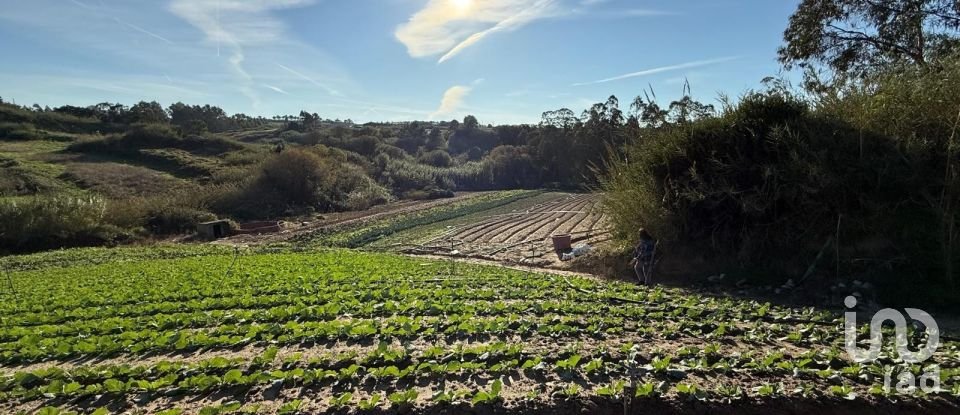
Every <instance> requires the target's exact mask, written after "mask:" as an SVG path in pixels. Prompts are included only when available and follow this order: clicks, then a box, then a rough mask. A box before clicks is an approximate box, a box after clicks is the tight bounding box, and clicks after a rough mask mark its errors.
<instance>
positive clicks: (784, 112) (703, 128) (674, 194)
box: [603, 92, 931, 280]
mask: <svg viewBox="0 0 960 415" xmlns="http://www.w3.org/2000/svg"><path fill="white" fill-rule="evenodd" d="M611 159H612V160H611V161H610V162H609V171H608V172H607V174H606V175H605V177H604V180H603V187H604V190H606V192H607V194H606V205H607V208H608V211H609V212H610V214H611V220H612V222H613V225H614V229H615V230H616V231H617V232H618V233H619V236H620V237H621V238H622V239H623V240H625V241H626V240H630V239H631V238H633V237H634V236H635V235H634V233H635V232H636V229H638V228H640V227H645V228H647V229H650V230H652V231H653V233H654V234H655V235H658V236H660V237H662V238H663V239H664V240H666V241H668V242H674V243H678V244H682V245H694V246H698V247H701V248H704V249H705V250H706V251H707V252H710V253H711V254H713V256H715V257H716V258H719V259H721V260H722V261H725V263H726V264H727V266H736V265H738V264H751V266H753V267H756V268H764V269H777V270H781V271H786V272H787V273H791V272H798V271H799V272H803V270H805V268H806V265H809V263H810V261H811V260H812V259H813V258H814V257H815V256H816V254H817V253H818V251H819V250H820V249H821V247H822V246H823V245H824V244H825V242H827V241H828V240H829V239H830V238H834V237H836V235H837V227H838V221H839V222H840V225H841V233H842V234H841V238H842V240H843V241H844V243H845V244H846V247H848V248H851V249H852V248H853V247H854V246H856V245H858V243H859V242H860V241H866V240H871V239H880V240H886V241H891V240H892V241H894V244H896V245H898V246H897V248H898V249H900V250H901V251H900V252H896V251H893V252H891V251H889V250H881V251H874V252H870V254H874V255H899V254H908V253H909V251H910V248H909V247H910V245H913V244H916V243H918V242H919V241H920V240H921V239H922V238H917V237H916V235H914V236H912V237H911V238H910V239H909V240H906V241H902V240H901V238H903V237H904V236H905V235H908V234H910V233H912V232H914V230H913V229H912V227H914V226H916V225H917V224H918V223H923V222H924V221H927V220H928V219H929V218H928V219H922V217H923V216H924V215H925V214H924V213H923V212H922V211H920V210H918V209H917V207H916V206H910V204H909V203H905V201H909V200H911V199H917V200H919V199H922V196H921V195H920V194H918V193H917V189H919V188H920V187H922V186H920V183H921V182H923V181H925V180H929V179H931V178H929V177H928V178H918V177H914V176H913V173H912V172H911V170H910V168H909V166H907V165H906V164H905V163H904V162H903V155H902V153H901V152H900V150H899V149H898V148H897V145H896V142H895V141H894V140H893V139H891V138H888V137H886V136H884V135H881V134H876V133H872V132H870V131H863V130H860V129H857V128H855V127H853V126H851V125H850V124H849V123H847V122H844V121H843V120H840V119H837V118H835V117H831V116H829V115H821V114H820V113H818V112H816V111H814V110H812V109H811V108H810V107H809V106H808V104H806V103H805V102H803V101H802V100H800V99H798V98H796V97H793V96H790V95H789V94H785V93H781V92H768V93H754V94H749V95H747V96H745V97H744V98H743V99H742V100H741V102H740V103H739V104H738V105H736V106H735V107H733V108H731V109H730V110H728V111H727V112H726V113H725V114H723V115H722V116H720V117H718V118H712V119H706V120H702V121H698V122H694V123H689V124H684V125H673V126H668V127H664V128H660V129H648V130H645V131H644V136H643V139H642V140H640V141H638V142H636V143H634V144H633V145H631V147H630V149H629V151H628V154H627V157H625V158H620V157H616V158H611ZM905 216H914V217H915V220H911V221H904V220H903V218H904V217H905ZM918 220H919V222H918ZM881 245H883V244H881ZM843 253H845V254H847V253H848V254H850V255H849V256H848V257H847V258H846V260H847V261H846V262H845V263H846V264H847V265H848V267H847V268H846V269H845V271H848V272H855V271H856V270H854V269H853V266H852V265H851V264H852V259H854V258H855V256H854V255H853V252H852V251H851V250H846V251H844V252H843ZM859 254H862V253H858V255H859ZM859 258H862V256H859ZM912 260H913V261H912V264H913V265H914V266H915V265H917V264H918V263H917V260H918V258H917V257H913V258H912ZM785 279H786V277H784V280H785Z"/></svg>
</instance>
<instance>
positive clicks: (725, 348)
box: [0, 248, 960, 414]
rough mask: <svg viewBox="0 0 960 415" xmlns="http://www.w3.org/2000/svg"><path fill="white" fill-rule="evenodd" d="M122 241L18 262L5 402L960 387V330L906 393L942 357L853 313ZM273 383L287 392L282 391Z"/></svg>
mask: <svg viewBox="0 0 960 415" xmlns="http://www.w3.org/2000/svg"><path fill="white" fill-rule="evenodd" d="M60 255H61V258H70V255H68V254H65V253H64V254H60ZM104 255H106V254H104ZM111 255H112V256H107V257H105V258H110V260H97V259H96V258H97V257H96V255H91V256H89V257H83V256H82V255H81V256H78V258H79V259H80V264H81V265H76V266H69V264H64V263H54V262H48V261H47V260H45V259H42V258H40V257H34V258H35V259H33V260H27V259H24V258H21V262H20V264H22V265H21V266H19V267H18V269H20V270H19V271H15V272H11V273H9V277H10V279H9V283H10V284H11V285H12V286H13V287H15V290H3V291H0V365H2V367H0V412H3V413H16V412H18V411H29V410H32V409H35V408H39V407H43V408H44V409H42V410H41V411H40V412H39V413H48V414H57V413H70V412H71V411H75V412H77V413H91V412H94V411H100V412H98V413H120V412H124V411H128V410H135V408H138V407H143V408H146V407H149V408H150V410H151V411H154V412H160V411H168V412H167V413H170V414H175V413H179V412H178V411H180V412H183V413H205V414H219V413H291V414H292V413H298V412H299V413H315V412H320V411H327V410H339V411H346V412H350V411H354V412H366V411H382V410H394V409H400V408H409V407H411V406H412V407H416V408H420V409H425V408H427V407H437V406H445V405H446V406H457V407H463V408H467V407H472V406H508V407H513V408H536V407H544V406H546V407H549V406H550V405H552V404H555V403H557V402H571V401H591V402H620V401H621V400H623V399H624V398H625V397H630V398H631V399H633V400H634V401H636V402H639V403H638V404H643V402H650V401H657V402H676V403H683V402H700V403H708V404H727V403H730V402H739V403H744V402H753V401H757V400H764V399H774V398H777V399H808V400H811V401H826V402H829V401H832V400H836V401H843V400H864V401H870V402H891V403H894V402H903V401H904V400H907V401H911V402H931V401H937V402H939V403H941V404H943V403H946V404H950V405H953V403H955V402H956V397H957V396H960V381H958V379H957V375H958V373H960V354H958V353H960V352H958V349H957V345H956V344H955V343H952V342H946V343H945V344H942V345H941V347H940V350H939V351H938V353H937V354H936V355H935V357H934V359H935V361H936V363H937V364H939V365H940V366H941V368H942V370H941V388H942V392H941V393H937V394H922V393H920V392H917V393H916V394H915V395H913V396H909V397H903V396H894V395H891V394H890V393H889V392H888V391H886V390H884V389H883V388H882V387H881V386H882V379H883V378H884V376H885V374H886V372H885V371H886V368H887V367H888V366H890V365H893V366H894V367H897V368H899V369H897V370H899V371H910V372H912V373H917V374H919V373H921V371H922V369H923V368H922V367H920V365H910V364H905V363H904V362H903V361H902V360H901V359H899V357H898V356H897V354H896V351H895V350H893V348H892V345H890V346H889V347H886V348H885V349H884V354H883V356H884V357H883V359H882V360H881V361H880V362H878V363H871V364H857V363H853V362H851V361H849V360H848V359H847V358H846V355H845V353H844V351H843V346H844V339H843V323H842V320H841V319H839V318H838V316H836V315H834V314H831V313H824V312H821V311H818V310H815V309H811V308H799V309H793V308H783V307H778V306H773V305H770V304H763V303H758V302H754V301H739V300H733V299H729V298H719V297H708V296H700V295H694V294H690V293H685V292H682V291H679V290H673V289H665V288H655V289H648V288H643V287H637V286H634V285H630V284H624V283H617V282H599V281H595V280H592V279H588V278H581V277H559V276H550V275H543V274H536V273H528V272H521V271H515V270H510V269H504V268H497V267H487V266H478V265H467V264H457V263H454V262H444V261H432V260H422V259H418V258H409V257H403V256H397V255H386V254H372V253H359V252H353V251H347V250H327V251H318V252H314V253H256V252H246V251H241V254H240V255H239V256H235V255H233V251H231V250H226V251H220V252H213V251H204V250H201V251H195V252H194V251H191V248H186V249H185V250H184V251H182V252H180V254H179V255H178V254H177V253H175V252H166V253H159V252H158V253H156V255H157V256H156V257H155V258H159V259H145V258H150V256H149V254H147V253H145V252H141V251H138V250H129V251H122V250H121V251H115V252H113V253H112V254H111ZM125 255H126V256H125ZM36 258H40V259H36ZM163 258H167V259H163ZM45 264H50V265H45ZM51 265H53V266H51ZM865 331H866V328H864V332H865ZM928 363H929V362H928ZM266 390H279V391H281V392H282V393H281V395H280V397H279V399H276V400H273V401H270V402H264V401H261V400H260V399H259V398H257V397H258V396H262V395H263V393H264V391H266ZM209 396H233V397H234V399H232V400H231V399H228V400H224V401H215V400H211V399H208V398H207V397H209ZM505 396H510V397H511V398H510V399H509V400H508V399H505ZM184 398H189V399H184Z"/></svg>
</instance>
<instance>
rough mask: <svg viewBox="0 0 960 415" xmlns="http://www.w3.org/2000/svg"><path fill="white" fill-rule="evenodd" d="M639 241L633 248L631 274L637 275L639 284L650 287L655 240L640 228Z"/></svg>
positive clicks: (655, 250)
mask: <svg viewBox="0 0 960 415" xmlns="http://www.w3.org/2000/svg"><path fill="white" fill-rule="evenodd" d="M639 239H640V241H639V242H637V246H636V247H635V248H633V259H632V260H631V261H630V265H632V266H633V272H635V273H636V274H637V280H638V281H640V284H643V285H652V284H653V281H652V279H653V256H654V254H655V253H656V252H657V240H656V239H653V236H651V235H650V232H647V230H646V229H643V228H640V232H639Z"/></svg>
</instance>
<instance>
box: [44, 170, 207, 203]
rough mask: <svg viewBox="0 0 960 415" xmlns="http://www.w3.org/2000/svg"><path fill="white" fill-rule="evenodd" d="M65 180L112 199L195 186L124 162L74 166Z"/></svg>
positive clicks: (65, 175)
mask: <svg viewBox="0 0 960 415" xmlns="http://www.w3.org/2000/svg"><path fill="white" fill-rule="evenodd" d="M63 178H64V179H66V180H69V181H72V182H74V183H76V184H77V186H79V187H81V188H84V189H87V190H90V191H93V192H96V193H99V194H102V195H104V196H106V197H108V198H111V199H123V198H129V197H138V196H149V195H153V194H157V193H166V192H169V191H173V190H177V189H183V188H187V187H191V186H193V185H192V184H190V183H188V182H186V181H184V180H181V179H177V178H176V177H173V176H170V175H168V174H164V173H161V172H158V171H156V170H151V169H148V168H145V167H139V166H131V165H128V164H121V163H70V164H68V165H67V167H66V171H65V172H64V174H63Z"/></svg>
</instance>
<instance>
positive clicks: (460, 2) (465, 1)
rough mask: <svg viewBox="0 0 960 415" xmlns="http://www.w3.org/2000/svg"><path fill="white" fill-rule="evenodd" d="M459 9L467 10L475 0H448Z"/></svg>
mask: <svg viewBox="0 0 960 415" xmlns="http://www.w3.org/2000/svg"><path fill="white" fill-rule="evenodd" d="M448 1H449V2H450V4H451V5H452V6H453V7H454V8H455V9H457V11H461V12H463V11H467V9H469V8H470V6H472V5H473V0H448Z"/></svg>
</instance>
